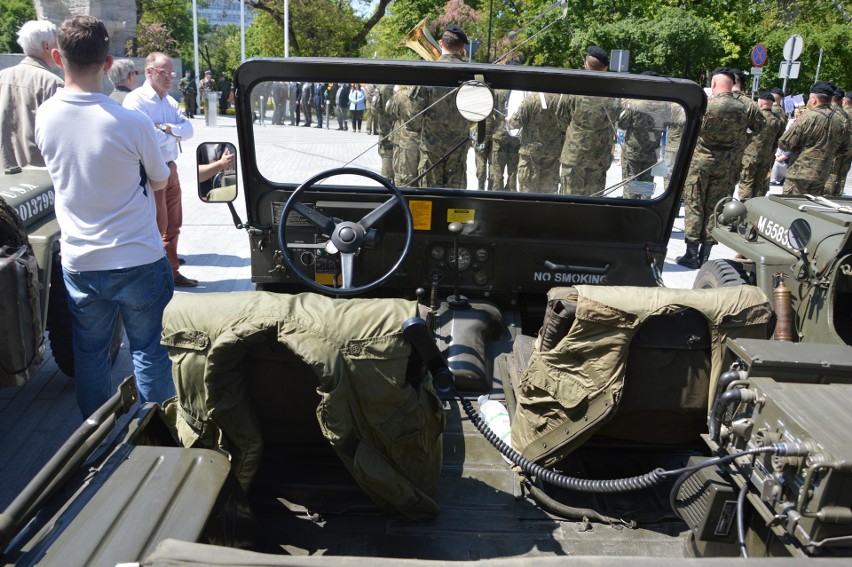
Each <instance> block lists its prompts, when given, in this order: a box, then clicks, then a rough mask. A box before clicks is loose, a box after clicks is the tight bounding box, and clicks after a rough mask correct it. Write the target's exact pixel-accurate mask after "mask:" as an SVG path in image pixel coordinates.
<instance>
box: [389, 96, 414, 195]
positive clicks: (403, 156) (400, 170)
mask: <svg viewBox="0 0 852 567" xmlns="http://www.w3.org/2000/svg"><path fill="white" fill-rule="evenodd" d="M409 95H410V88H409V87H406V86H403V87H399V90H397V92H395V93H394V94H393V96H392V97H391V99H390V101H389V102H388V104H387V106H386V110H387V113H388V116H389V117H390V118H391V119H393V121H394V122H393V134H391V137H390V141H391V142H392V143H393V145H394V150H393V158H392V163H393V180H394V183H396V184H397V185H398V186H400V187H412V183H413V182H414V180H415V179H416V178H417V167H418V165H419V163H420V127H421V122H422V117H415V116H416V114H417V111H416V109H415V105H414V102H413V101H412V100H411V97H410V96H409Z"/></svg>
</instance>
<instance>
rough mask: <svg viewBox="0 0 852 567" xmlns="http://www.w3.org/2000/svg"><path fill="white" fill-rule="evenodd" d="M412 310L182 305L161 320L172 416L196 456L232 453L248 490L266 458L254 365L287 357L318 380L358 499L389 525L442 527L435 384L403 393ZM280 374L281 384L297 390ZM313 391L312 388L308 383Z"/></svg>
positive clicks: (250, 301)
mask: <svg viewBox="0 0 852 567" xmlns="http://www.w3.org/2000/svg"><path fill="white" fill-rule="evenodd" d="M414 313H415V303H414V302H411V301H405V300H400V299H380V300H376V299H330V298H327V297H323V296H320V295H315V294H310V293H305V294H299V295H283V294H274V293H267V292H239V293H208V294H178V295H175V297H174V298H173V299H172V301H171V303H170V304H169V305H168V307H167V308H166V311H165V314H164V317H163V339H162V342H163V344H164V345H166V346H167V347H168V350H169V355H170V357H171V359H172V364H173V366H172V374H173V378H174V381H175V386H176V388H177V397H176V398H175V399H173V400H171V401H170V403H168V404H167V408H166V409H167V414H168V415H171V416H172V419H173V425H174V427H175V430H176V432H177V435H178V437H179V438H180V441H181V442H182V443H183V444H184V445H185V446H187V447H189V446H203V447H213V448H215V447H217V446H219V444H220V443H224V444H225V446H226V447H227V449H228V451H229V452H230V453H231V454H232V459H233V460H232V467H233V470H234V473H235V474H236V476H237V479H238V480H239V482H240V484H241V485H242V486H243V488H246V489H247V488H248V486H249V484H250V483H251V480H252V478H253V477H254V474H255V473H256V471H257V469H258V466H259V462H260V458H261V454H262V451H263V435H278V434H281V433H282V432H269V431H263V432H262V431H261V427H260V422H259V420H258V416H257V414H256V412H255V408H254V407H253V404H252V403H251V400H250V399H249V396H248V390H247V387H246V381H247V380H250V379H251V376H247V375H246V368H247V367H249V365H248V364H246V359H247V358H248V357H252V356H263V357H269V356H270V355H274V353H275V351H276V350H277V349H282V348H285V349H289V351H291V352H292V354H295V355H296V356H297V357H299V358H300V359H301V360H302V361H304V362H305V363H306V364H307V366H308V367H309V368H310V370H311V372H312V373H313V375H314V376H312V377H308V379H315V380H316V387H317V392H318V393H319V395H320V398H321V401H320V404H319V406H318V407H317V408H316V416H317V420H318V421H319V425H320V429H321V431H322V434H323V436H324V437H325V438H326V439H327V440H328V442H329V443H330V444H331V445H332V447H333V448H334V450H335V452H336V453H337V454H338V456H339V457H340V458H341V460H342V461H343V463H344V464H345V465H346V467H347V468H348V469H349V471H350V472H351V473H352V475H353V477H354V478H355V480H356V481H357V482H358V484H359V485H360V486H361V488H362V489H363V490H364V491H365V492H366V493H367V494H368V495H369V496H370V497H371V498H372V499H373V500H374V501H375V502H376V503H377V504H378V505H380V506H382V507H383V508H384V509H385V510H386V511H388V512H389V513H391V514H394V515H397V516H402V517H404V518H407V519H411V520H426V519H429V518H432V517H434V516H435V515H436V514H437V512H438V507H437V505H436V504H435V501H434V499H433V497H434V495H435V491H436V489H437V483H438V478H439V475H440V470H441V462H442V437H441V434H442V432H443V428H444V420H445V417H444V414H443V411H442V409H441V406H440V401H439V400H438V398H437V396H436V394H435V393H434V390H433V388H432V385H431V382H430V381H429V379H428V378H426V379H425V380H424V381H423V382H422V383H420V384H419V385H418V386H412V385H411V384H410V383H408V382H406V380H405V376H406V367H407V365H408V360H409V356H410V354H411V347H410V345H409V344H408V343H407V342H406V341H405V340H404V339H403V337H402V334H401V329H402V323H403V322H404V321H405V320H406V319H407V318H409V317H411V316H413V315H414ZM294 372H295V370H293V369H289V373H288V368H287V367H286V366H283V365H282V368H281V375H280V377H278V378H279V379H280V380H285V381H286V380H288V379H295V378H296V377H295V376H293V373H294ZM301 379H305V377H301Z"/></svg>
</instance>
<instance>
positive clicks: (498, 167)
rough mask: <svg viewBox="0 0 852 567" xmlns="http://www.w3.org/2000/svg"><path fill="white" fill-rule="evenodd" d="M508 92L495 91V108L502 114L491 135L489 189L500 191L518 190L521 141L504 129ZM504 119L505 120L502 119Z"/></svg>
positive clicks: (496, 119) (497, 119) (497, 118)
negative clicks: (504, 178) (504, 175)
mask: <svg viewBox="0 0 852 567" xmlns="http://www.w3.org/2000/svg"><path fill="white" fill-rule="evenodd" d="M509 92H510V91H505V90H499V91H497V93H496V95H497V101H496V108H497V109H498V110H499V111H500V112H501V113H502V114H500V115H497V116H496V117H495V120H494V127H493V129H492V133H491V173H490V183H491V189H493V190H495V191H500V190H501V189H503V190H505V191H517V190H518V160H519V158H520V156H519V153H518V152H519V151H520V149H521V139H520V138H519V137H518V136H512V135H511V134H510V133H509V129H508V128H507V127H506V118H508V116H507V112H508V109H509ZM504 117H506V118H504ZM503 171H505V172H506V183H505V185H504V184H503Z"/></svg>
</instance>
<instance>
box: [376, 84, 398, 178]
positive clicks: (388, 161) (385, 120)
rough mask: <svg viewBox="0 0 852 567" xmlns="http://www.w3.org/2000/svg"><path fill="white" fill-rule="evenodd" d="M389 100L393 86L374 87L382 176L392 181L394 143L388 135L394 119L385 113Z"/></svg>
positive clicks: (391, 130) (391, 96) (388, 113)
mask: <svg viewBox="0 0 852 567" xmlns="http://www.w3.org/2000/svg"><path fill="white" fill-rule="evenodd" d="M391 98H393V85H376V94H375V103H374V105H373V112H375V114H376V125H377V128H378V134H379V136H381V139H379V146H378V151H379V157H381V158H382V176H383V177H386V178H388V179H390V180H391V181H393V180H394V174H393V150H394V143H393V141H392V140H391V138H390V135H391V132H393V123H394V117H393V115H391V113H390V112H388V111H387V107H388V105H389V103H390V100H391Z"/></svg>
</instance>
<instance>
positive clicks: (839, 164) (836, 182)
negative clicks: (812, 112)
mask: <svg viewBox="0 0 852 567" xmlns="http://www.w3.org/2000/svg"><path fill="white" fill-rule="evenodd" d="M832 104H834V105H835V106H836V107H837V108H838V110H839V111H840V112H842V113H843V115H844V116H845V117H846V134H847V139H848V140H849V145H848V146H847V148H846V152H845V153H839V152H840V150H838V154H837V156H836V157H835V158H834V165H832V167H831V174H830V175H829V176H828V181H826V183H825V194H826V195H833V196H837V195H842V194H843V189H844V186H845V185H846V176H847V175H848V174H849V166H850V165H851V164H852V91H849V92H847V93H844V92H843V89H841V88H838V89H837V90H836V91H835V93H834V100H832Z"/></svg>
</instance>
